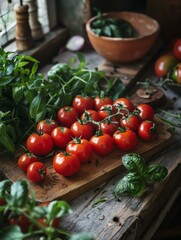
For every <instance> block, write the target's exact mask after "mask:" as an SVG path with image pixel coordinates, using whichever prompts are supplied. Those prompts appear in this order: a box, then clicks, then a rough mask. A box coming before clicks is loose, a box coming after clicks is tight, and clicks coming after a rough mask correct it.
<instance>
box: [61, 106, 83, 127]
mask: <svg viewBox="0 0 181 240" xmlns="http://www.w3.org/2000/svg"><path fill="white" fill-rule="evenodd" d="M78 118H79V113H78V112H77V110H76V109H75V108H73V107H71V106H65V107H63V108H60V110H59V111H58V113H57V119H58V121H59V123H60V124H61V125H62V126H64V127H68V128H70V127H71V125H72V124H73V123H74V122H75V121H77V119H78Z"/></svg>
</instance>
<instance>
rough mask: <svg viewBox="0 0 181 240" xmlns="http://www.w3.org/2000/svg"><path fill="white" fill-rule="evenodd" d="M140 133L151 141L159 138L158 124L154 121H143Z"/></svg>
mask: <svg viewBox="0 0 181 240" xmlns="http://www.w3.org/2000/svg"><path fill="white" fill-rule="evenodd" d="M138 135H139V137H140V138H141V139H143V140H145V141H151V140H154V139H156V138H157V129H156V125H155V123H154V122H152V121H148V120H145V121H143V122H142V123H141V124H140V126H139V128H138Z"/></svg>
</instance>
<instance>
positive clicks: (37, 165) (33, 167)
mask: <svg viewBox="0 0 181 240" xmlns="http://www.w3.org/2000/svg"><path fill="white" fill-rule="evenodd" d="M46 173H47V169H46V167H45V165H44V164H43V163H42V162H34V163H31V164H30V165H29V167H28V169H27V177H28V179H29V180H31V181H32V182H41V181H42V180H43V179H44V178H45V176H46Z"/></svg>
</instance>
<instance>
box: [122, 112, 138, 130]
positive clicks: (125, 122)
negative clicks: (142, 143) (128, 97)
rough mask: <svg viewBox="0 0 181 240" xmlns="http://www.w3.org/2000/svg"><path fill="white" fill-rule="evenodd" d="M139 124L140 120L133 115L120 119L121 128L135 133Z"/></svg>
mask: <svg viewBox="0 0 181 240" xmlns="http://www.w3.org/2000/svg"><path fill="white" fill-rule="evenodd" d="M139 124H140V118H139V117H138V116H137V115H136V114H134V113H131V114H128V115H125V116H123V117H122V118H121V119H120V126H121V127H123V128H128V129H131V130H133V131H135V132H136V131H137V129H138V127H139Z"/></svg>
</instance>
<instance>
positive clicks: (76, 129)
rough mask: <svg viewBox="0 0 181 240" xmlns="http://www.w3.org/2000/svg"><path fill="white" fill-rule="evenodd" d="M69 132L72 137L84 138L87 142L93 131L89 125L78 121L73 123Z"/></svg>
mask: <svg viewBox="0 0 181 240" xmlns="http://www.w3.org/2000/svg"><path fill="white" fill-rule="evenodd" d="M70 130H71V132H72V134H73V136H74V137H78V138H84V139H87V140H89V139H90V138H91V137H92V135H93V133H94V129H93V127H92V126H91V125H90V124H88V123H87V124H83V123H81V122H79V121H76V122H74V123H73V124H72V126H71V128H70Z"/></svg>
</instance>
